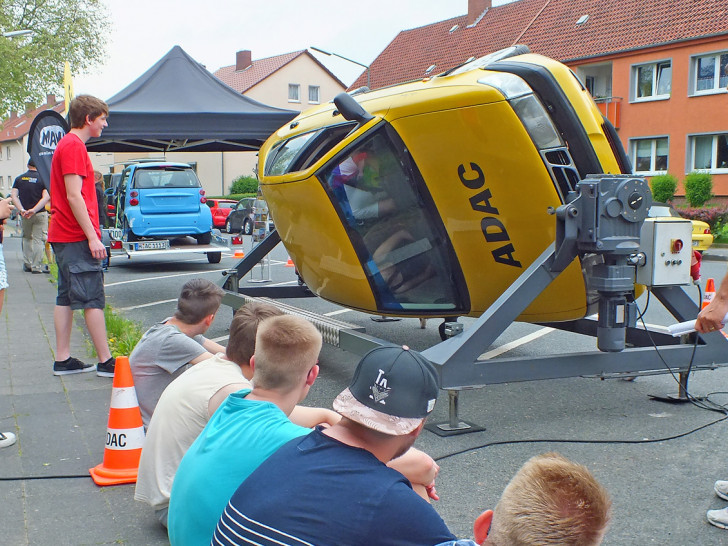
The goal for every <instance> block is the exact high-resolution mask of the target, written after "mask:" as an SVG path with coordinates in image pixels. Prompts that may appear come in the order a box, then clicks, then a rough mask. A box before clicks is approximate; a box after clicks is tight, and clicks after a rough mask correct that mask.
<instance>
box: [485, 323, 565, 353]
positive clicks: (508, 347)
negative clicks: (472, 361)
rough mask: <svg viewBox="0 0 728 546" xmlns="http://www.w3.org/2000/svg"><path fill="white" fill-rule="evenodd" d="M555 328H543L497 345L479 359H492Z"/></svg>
mask: <svg viewBox="0 0 728 546" xmlns="http://www.w3.org/2000/svg"><path fill="white" fill-rule="evenodd" d="M553 331H554V328H549V327H546V328H541V329H540V330H536V331H535V332H532V333H530V334H528V335H527V336H523V337H522V338H519V339H517V340H515V341H511V342H510V343H506V344H505V345H501V346H500V347H497V348H495V349H493V350H492V351H488V352H486V353H483V354H482V355H480V356H479V357H478V358H477V360H490V359H491V358H495V357H496V356H500V355H502V354H503V353H507V352H508V351H511V350H513V349H515V348H516V347H520V346H521V345H525V344H526V343H530V342H531V341H533V340H535V339H538V338H540V337H542V336H545V335H546V334H548V333H550V332H553Z"/></svg>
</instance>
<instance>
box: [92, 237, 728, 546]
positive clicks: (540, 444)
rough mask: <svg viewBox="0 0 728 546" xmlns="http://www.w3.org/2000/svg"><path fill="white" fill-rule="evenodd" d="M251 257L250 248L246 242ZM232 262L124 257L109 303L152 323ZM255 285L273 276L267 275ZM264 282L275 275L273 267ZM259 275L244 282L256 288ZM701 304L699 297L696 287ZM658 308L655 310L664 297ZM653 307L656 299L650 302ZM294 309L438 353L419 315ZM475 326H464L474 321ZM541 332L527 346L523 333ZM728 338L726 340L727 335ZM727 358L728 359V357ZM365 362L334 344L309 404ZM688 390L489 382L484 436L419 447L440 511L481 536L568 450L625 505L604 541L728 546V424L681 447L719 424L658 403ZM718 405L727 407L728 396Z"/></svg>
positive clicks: (578, 340) (460, 528) (477, 410)
mask: <svg viewBox="0 0 728 546" xmlns="http://www.w3.org/2000/svg"><path fill="white" fill-rule="evenodd" d="M244 249H245V251H246V252H247V251H248V250H249V249H250V242H249V241H247V240H246V242H245V245H244ZM287 258H288V256H287V254H286V253H285V249H283V247H282V246H280V245H279V246H278V247H277V248H276V249H275V250H274V252H273V253H272V257H271V263H270V278H271V281H270V282H269V283H267V284H279V283H290V284H295V282H296V280H295V275H294V273H293V268H289V267H285V263H286V260H287ZM237 261H238V260H237V259H235V258H233V257H232V256H225V255H223V260H222V262H221V263H220V264H208V263H207V260H206V259H205V257H204V255H200V256H199V257H198V256H195V255H185V256H179V257H177V258H175V259H174V260H173V261H169V260H167V259H165V258H162V257H153V256H147V257H144V256H142V257H135V258H134V259H133V260H127V259H126V258H121V257H114V258H112V266H111V269H110V271H109V273H108V274H107V277H106V293H107V296H108V298H109V301H110V303H111V304H112V305H113V306H114V307H115V308H117V309H119V310H120V311H121V312H122V313H123V314H125V315H126V316H128V317H129V318H133V319H134V320H138V321H140V322H141V323H142V325H143V326H144V327H148V326H150V325H151V324H153V323H154V322H157V321H160V320H163V319H164V318H165V317H167V316H170V315H171V314H172V313H173V311H174V300H175V298H176V297H177V294H178V293H179V290H180V287H181V286H182V285H183V284H184V282H185V281H187V280H189V279H191V278H194V277H195V276H200V277H204V278H207V279H210V280H217V279H218V278H220V275H221V270H223V269H225V268H227V267H230V266H232V265H234V264H235V263H237ZM725 268H726V264H725V262H708V261H704V262H703V280H705V279H707V278H708V277H714V278H715V279H716V280H719V279H721V278H722V277H723V275H724V274H725ZM253 276H254V278H256V279H260V278H261V272H260V271H254V272H253ZM262 276H263V277H264V278H267V271H265V272H263V274H262ZM248 280H250V279H249V278H248V279H247V280H246V281H245V282H248ZM690 291H691V295H695V297H697V290H695V289H693V288H691V289H690ZM653 301H654V300H653ZM641 303H642V305H644V302H643V301H641ZM294 304H296V305H298V306H300V307H303V308H307V309H311V310H314V311H316V312H318V313H321V314H327V313H330V314H334V315H335V316H336V318H338V319H340V320H345V321H347V322H351V323H354V324H361V325H363V326H365V328H366V330H367V333H369V334H371V335H374V336H376V337H380V338H384V339H389V340H392V341H394V342H397V343H406V344H408V345H410V346H411V347H413V348H416V349H424V348H426V347H429V346H430V345H432V344H434V343H437V341H438V340H439V336H438V333H437V326H438V323H437V321H434V320H430V321H428V323H427V325H426V328H425V329H420V325H419V321H418V320H416V319H403V320H401V321H398V322H391V323H376V322H373V321H372V320H371V319H370V316H369V315H365V314H362V313H358V312H353V311H348V310H345V309H344V308H342V307H340V306H337V305H335V304H332V303H329V302H325V301H323V300H320V299H317V298H305V299H300V300H296V301H295V302H294ZM230 318H231V311H230V309H229V308H227V307H224V308H222V309H221V311H220V312H219V313H218V316H217V318H216V320H215V322H214V324H213V326H212V328H211V329H210V331H208V334H207V335H208V337H210V338H213V339H219V340H220V342H221V343H222V344H225V338H226V336H227V326H228V324H229V321H230ZM646 319H647V321H648V322H650V323H655V324H664V325H666V324H669V323H670V322H672V319H671V318H670V317H669V315H668V313H667V312H666V311H665V310H664V309H661V306H660V305H659V304H656V303H651V304H650V309H648V311H647V314H646ZM470 320H471V319H462V321H463V322H464V323H465V324H466V327H467V324H468V323H469V322H470ZM533 333H536V334H541V335H540V336H537V337H536V338H535V339H534V340H532V341H528V342H525V343H524V339H523V338H524V336H526V335H528V334H533ZM714 335H719V334H714ZM506 343H512V344H513V345H512V347H513V348H512V349H511V350H510V351H509V352H508V355H509V356H523V355H540V354H563V353H567V352H573V351H590V350H593V349H594V348H595V342H594V340H593V339H591V338H588V337H586V336H581V335H577V334H570V333H565V332H559V331H548V332H542V328H541V327H540V326H537V325H531V324H520V323H516V324H513V325H511V326H510V327H509V328H508V329H507V330H506V332H505V333H504V334H503V335H502V336H501V337H500V338H498V340H497V341H496V343H495V346H496V347H502V346H504V345H505V344H506ZM727 356H728V355H727ZM727 360H728V358H727ZM356 362H357V357H356V356H354V355H352V354H349V353H345V352H343V351H340V350H338V349H335V348H332V347H330V346H324V349H323V351H322V354H321V358H320V364H321V374H320V376H319V380H318V381H317V383H316V385H315V386H314V388H313V389H312V390H311V394H310V395H309V398H308V399H307V401H306V403H307V404H310V405H323V406H327V407H330V404H331V401H332V400H333V398H334V397H335V396H336V394H338V392H339V391H340V390H341V389H343V388H344V387H345V386H346V385H347V384H348V381H349V379H350V377H351V374H352V372H353V370H354V368H355V366H356ZM726 382H728V368H721V369H718V370H715V371H703V372H698V373H695V374H693V375H692V376H691V380H690V389H691V392H693V393H694V394H695V395H698V396H704V395H706V394H708V393H712V392H715V391H719V390H721V389H724V388H725V387H724V386H723V385H725V384H726ZM652 394H672V395H675V394H677V386H676V384H675V382H674V380H673V379H672V378H671V377H670V376H669V375H659V376H650V377H640V378H638V379H637V380H636V381H634V382H625V381H620V380H607V381H600V380H598V379H594V378H570V379H562V380H550V381H531V382H525V383H512V384H503V385H494V386H489V387H486V388H483V389H478V390H468V391H463V393H462V395H461V398H460V413H461V418H463V419H465V420H466V421H469V422H473V423H476V424H478V425H481V426H484V427H486V430H485V431H483V432H477V433H473V434H467V435H461V436H456V437H451V438H441V437H439V436H436V435H434V434H432V433H431V432H427V431H426V432H424V433H423V434H422V435H421V436H420V439H418V444H417V445H418V447H420V448H422V449H424V450H425V451H427V452H428V453H430V454H431V455H432V456H433V457H435V458H436V459H438V460H439V464H440V465H441V472H440V477H439V480H438V490H439V492H440V494H441V497H442V500H440V501H439V502H438V503H436V505H435V506H436V508H437V509H438V511H439V512H440V514H441V515H442V516H443V518H444V519H445V521H446V522H447V523H448V525H449V526H450V528H451V529H452V530H453V532H454V533H455V534H457V535H458V536H462V537H466V536H470V532H471V531H470V529H471V522H472V520H473V519H474V517H475V516H476V515H477V514H478V513H479V512H480V511H481V510H483V509H484V508H488V507H493V506H494V505H495V503H496V501H497V499H498V497H499V495H500V492H501V491H502V489H503V487H504V486H505V484H506V483H507V481H508V479H509V478H510V476H512V475H513V473H514V472H515V471H516V470H517V469H518V467H519V466H520V465H521V464H522V463H523V462H524V461H525V460H527V459H528V458H529V457H531V456H533V455H535V454H538V453H542V452H544V451H551V450H556V451H559V452H561V453H563V454H564V455H566V456H567V457H569V458H572V459H574V460H576V461H578V462H580V463H582V464H585V465H587V466H588V467H589V468H590V469H592V471H593V472H594V473H595V475H596V476H597V478H598V479H599V480H600V481H601V482H602V483H604V485H605V486H606V487H607V489H608V490H609V491H610V493H611V494H612V496H613V499H614V517H613V523H612V525H611V528H610V531H609V533H608V534H607V537H606V540H605V542H604V544H607V545H631V544H651V543H666V542H671V543H676V544H728V531H721V530H719V529H716V528H714V527H712V526H710V525H709V524H707V523H706V521H705V510H708V509H712V508H718V507H722V506H724V504H725V503H724V502H723V501H721V500H720V499H718V498H717V497H715V495H714V494H713V491H712V484H713V481H714V480H715V479H719V478H721V479H726V478H728V469H726V461H725V458H726V457H725V453H724V449H723V447H724V445H725V442H724V441H722V440H723V437H724V435H725V433H726V424H725V423H719V424H715V425H712V426H708V427H707V428H704V429H702V430H699V431H697V432H693V433H691V434H688V435H686V436H683V437H680V438H674V439H669V438H671V437H673V436H676V435H680V434H683V433H686V432H690V431H692V430H694V429H697V428H698V427H701V426H704V425H708V424H709V423H712V422H713V421H716V420H717V419H720V417H721V416H720V415H719V414H716V413H711V412H708V411H705V410H702V409H698V408H696V407H694V406H691V405H689V404H676V405H672V404H664V403H661V402H655V401H652V400H651V399H650V398H649V396H648V395H652ZM711 399H714V400H716V401H718V402H720V403H726V402H728V394H712V395H711ZM447 410H448V403H447V395H446V394H444V393H443V395H442V396H441V397H440V400H439V402H438V406H437V408H436V410H435V414H434V415H433V417H431V421H445V420H447V415H448V413H447Z"/></svg>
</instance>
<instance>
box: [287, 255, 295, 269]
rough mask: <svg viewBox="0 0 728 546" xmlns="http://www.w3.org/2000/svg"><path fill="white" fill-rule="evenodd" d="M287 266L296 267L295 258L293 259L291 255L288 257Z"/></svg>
mask: <svg viewBox="0 0 728 546" xmlns="http://www.w3.org/2000/svg"><path fill="white" fill-rule="evenodd" d="M286 267H296V265H295V264H294V263H293V260H291V257H290V256H289V257H288V261H287V262H286Z"/></svg>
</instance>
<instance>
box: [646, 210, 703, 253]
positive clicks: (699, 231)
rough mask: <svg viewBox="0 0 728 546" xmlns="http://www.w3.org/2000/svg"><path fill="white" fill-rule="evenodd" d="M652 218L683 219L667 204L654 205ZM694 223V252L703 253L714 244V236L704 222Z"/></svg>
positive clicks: (697, 221)
mask: <svg viewBox="0 0 728 546" xmlns="http://www.w3.org/2000/svg"><path fill="white" fill-rule="evenodd" d="M648 215H649V217H650V218H682V216H680V214H679V213H678V212H677V211H676V210H675V209H674V208H672V207H671V206H670V205H668V204H667V203H656V202H655V203H652V207H650V211H649V213H648ZM690 221H691V222H692V223H693V250H699V251H700V252H703V251H705V250H708V249H709V248H710V246H711V245H712V244H713V234H712V233H710V226H709V225H708V224H707V223H706V222H703V221H702V220H690Z"/></svg>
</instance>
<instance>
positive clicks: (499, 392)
mask: <svg viewBox="0 0 728 546" xmlns="http://www.w3.org/2000/svg"><path fill="white" fill-rule="evenodd" d="M723 252H724V251H720V252H719V251H716V252H714V253H709V256H710V257H715V258H721V257H723V254H722V253H723ZM709 256H706V258H707V257H709ZM724 258H725V259H728V252H725V257H724ZM5 259H6V262H7V265H8V269H9V277H10V284H11V288H10V289H9V290H8V291H7V294H6V302H5V307H4V308H3V311H2V314H1V315H0V430H4V431H8V430H10V431H14V432H16V433H17V435H18V443H17V444H16V445H14V446H12V447H9V448H5V449H1V450H0V506H1V507H2V508H0V544H3V545H10V546H15V545H25V544H32V545H36V544H38V545H40V544H71V545H76V544H119V543H120V544H131V545H146V544H165V543H166V536H165V533H164V532H163V531H162V529H161V528H160V527H159V526H158V524H157V523H156V521H155V519H154V517H153V516H152V514H151V513H150V511H149V510H148V509H147V507H146V506H144V505H141V504H138V503H136V502H134V500H133V486H132V485H124V486H115V487H106V488H99V487H97V486H95V485H94V484H93V482H92V481H91V480H90V478H89V477H88V469H89V468H90V467H93V466H95V465H96V464H98V463H100V462H101V461H102V459H103V447H104V436H105V429H106V424H107V414H108V406H109V399H110V389H111V380H110V379H104V378H99V377H96V376H95V374H79V375H71V376H65V377H62V378H59V377H55V376H53V375H52V373H51V362H52V360H53V347H54V339H55V336H54V333H53V317H52V313H53V304H54V298H55V286H54V285H52V284H51V283H50V282H49V279H48V276H46V275H30V274H25V273H22V272H21V265H22V262H21V258H20V244H19V240H18V239H15V238H7V239H6V244H5ZM116 305H117V306H119V307H120V306H122V302H116ZM518 326H519V325H515V326H514V328H515V327H518ZM523 327H525V325H523ZM554 335H555V336H564V337H563V339H562V341H561V343H562V345H564V346H573V345H574V341H573V336H574V335H573V334H565V333H557V334H554ZM715 335H718V334H715ZM568 336H572V337H568ZM395 337H396V336H395ZM579 337H580V339H582V341H580V342H579V343H586V342H585V341H583V338H581V336H579ZM558 339H561V338H558ZM499 341H500V340H499ZM73 347H74V354H76V355H84V356H85V355H86V347H85V341H84V335H83V333H82V331H81V330H80V329H75V330H74V332H73ZM514 356H515V355H514ZM355 365H356V358H355V357H354V356H352V355H348V354H346V353H342V352H341V351H338V350H335V349H333V348H330V347H325V348H324V351H323V353H322V355H321V366H322V372H321V377H320V380H319V381H318V382H317V384H316V385H315V387H314V389H312V393H311V396H310V398H309V400H308V403H310V404H312V405H314V404H315V405H326V406H330V404H331V401H332V399H333V398H334V396H335V395H336V394H337V393H338V392H339V391H340V390H341V389H342V388H343V386H345V385H346V384H347V382H348V380H349V378H350V377H351V373H352V371H353V369H354V366H355ZM726 384H728V368H723V369H719V370H717V371H713V372H701V373H698V374H695V375H694V376H693V377H692V378H691V383H690V388H691V391H693V392H694V393H695V394H696V395H705V394H706V393H709V392H712V391H719V390H721V389H724V388H725V387H724V385H726ZM675 392H676V387H675V385H674V383H673V381H672V379H671V378H670V377H669V376H664V375H663V376H654V377H642V378H639V379H638V380H637V381H635V382H633V383H628V382H624V381H618V380H614V381H599V380H596V379H588V378H573V379H568V380H558V381H540V382H528V383H520V384H507V385H498V386H493V387H488V388H485V389H480V390H474V391H465V392H464V393H463V395H462V397H461V416H462V417H463V418H464V419H466V420H468V421H473V422H476V423H478V424H481V425H485V426H486V427H487V430H486V431H484V432H480V433H476V434H470V435H463V436H458V437H454V438H449V439H444V438H440V437H438V436H436V435H434V434H432V433H430V432H425V433H423V435H422V436H421V438H420V440H418V446H419V447H421V448H422V449H424V450H426V451H427V452H429V453H430V454H432V455H433V456H434V457H436V458H438V459H440V464H441V467H442V470H441V474H440V479H439V486H438V490H439V491H440V494H441V496H442V500H441V501H440V502H439V503H437V504H436V508H437V509H438V511H439V512H440V513H441V514H442V515H443V517H444V518H445V520H446V522H447V523H448V525H449V526H450V527H451V529H452V530H453V531H454V532H455V533H456V534H457V535H459V536H468V535H469V532H470V524H471V522H472V520H473V518H474V517H475V515H477V514H478V513H479V512H480V510H482V509H483V508H486V507H492V506H493V505H494V503H495V502H496V501H497V498H498V496H499V494H500V492H501V491H502V489H503V487H504V486H505V484H506V483H507V481H508V479H509V477H510V476H511V475H512V474H513V473H514V472H515V471H516V470H517V468H518V467H519V466H520V465H521V464H522V463H523V462H524V461H525V460H526V459H527V458H528V457H530V456H532V455H534V454H537V453H541V452H544V451H548V450H557V451H560V452H561V453H563V454H565V455H566V456H568V457H570V458H572V459H574V460H576V461H579V462H581V463H583V464H586V465H587V466H589V467H590V468H591V469H592V470H593V471H594V473H595V474H596V475H597V477H598V478H599V479H600V480H601V481H602V482H603V483H604V484H605V485H606V487H607V488H608V489H609V491H610V492H611V494H612V495H613V498H614V522H613V524H612V526H611V530H610V532H609V533H608V535H607V539H606V540H605V544H607V545H631V544H650V543H656V544H657V543H660V544H663V543H674V544H728V531H722V530H719V529H716V528H714V527H712V526H710V525H708V524H707V523H706V522H705V519H704V514H705V510H707V509H710V508H717V507H720V506H722V505H723V504H724V503H723V502H722V501H720V499H717V498H716V497H715V496H714V495H713V493H712V483H713V481H714V480H715V479H716V478H719V477H720V478H726V477H728V469H727V468H726V453H725V449H724V446H725V435H726V433H727V432H728V427H727V425H726V423H728V421H727V422H722V423H719V424H715V425H712V426H708V427H707V428H703V429H702V430H699V431H697V432H694V433H692V434H689V435H687V436H684V437H681V438H677V439H671V440H668V439H667V438H668V437H671V436H675V435H679V434H682V433H685V432H688V431H691V430H693V429H696V428H698V427H701V426H703V425H707V424H709V423H711V422H713V421H715V420H717V419H719V418H720V415H718V414H714V413H709V412H706V411H703V410H700V409H697V408H695V407H693V406H690V405H666V404H661V403H658V402H654V401H650V400H649V398H648V397H647V395H648V394H654V393H657V394H663V393H670V394H674V393H675ZM713 398H714V399H716V400H718V401H720V402H728V394H724V395H718V394H716V395H713ZM446 417H447V397H446V395H443V396H441V399H440V401H439V404H438V407H437V409H436V410H435V415H434V418H433V419H432V420H433V421H444V420H445V419H446ZM527 440H538V441H527ZM563 440H570V441H569V442H564V441H563ZM573 440H575V441H573ZM643 440H650V441H651V442H650V443H641V442H642V441H643ZM500 442H502V444H498V443H500ZM610 442H612V443H610ZM493 444H498V445H493ZM461 451H462V452H463V453H461V454H456V453H458V452H461ZM36 478H40V479H36ZM372 544H376V540H372Z"/></svg>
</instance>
